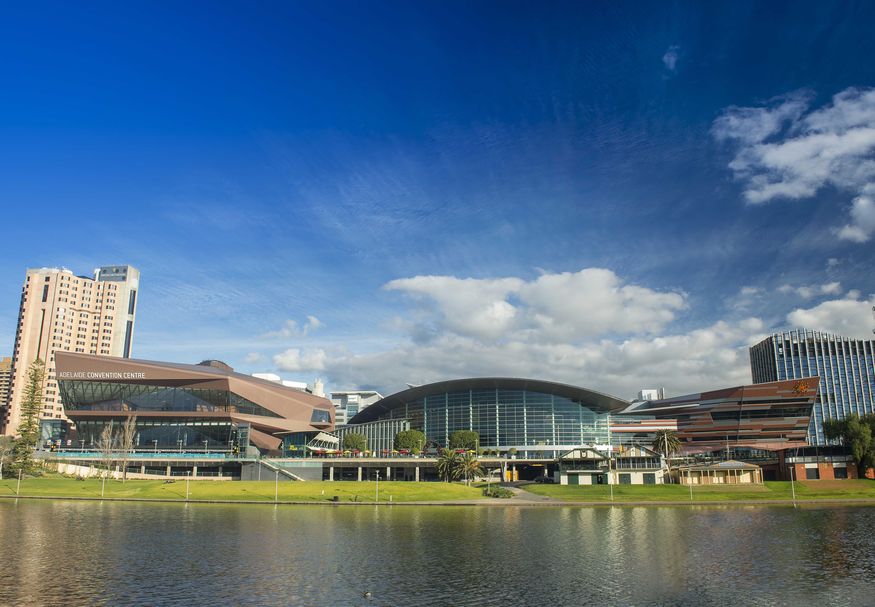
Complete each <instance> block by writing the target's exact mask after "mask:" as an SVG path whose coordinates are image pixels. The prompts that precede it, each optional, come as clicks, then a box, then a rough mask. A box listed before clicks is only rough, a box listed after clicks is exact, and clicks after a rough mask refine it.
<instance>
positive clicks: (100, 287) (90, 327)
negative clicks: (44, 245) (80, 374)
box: [3, 265, 140, 435]
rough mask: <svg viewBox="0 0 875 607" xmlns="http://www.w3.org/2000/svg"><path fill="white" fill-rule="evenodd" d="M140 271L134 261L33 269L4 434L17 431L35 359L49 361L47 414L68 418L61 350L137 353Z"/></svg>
mask: <svg viewBox="0 0 875 607" xmlns="http://www.w3.org/2000/svg"><path fill="white" fill-rule="evenodd" d="M139 282H140V273H139V271H138V270H136V269H135V268H133V267H131V266H125V265H120V266H105V267H101V268H98V269H96V270H95V271H94V277H93V278H88V277H85V276H76V275H74V274H73V273H72V272H71V271H70V270H67V269H64V268H36V269H29V270H27V274H26V276H25V280H24V285H23V286H22V289H21V305H20V308H19V313H18V326H17V328H16V332H15V349H14V351H13V355H12V381H11V385H10V389H9V398H8V402H7V406H6V409H5V411H4V415H3V433H4V434H11V435H14V434H16V432H17V430H18V424H19V421H20V415H21V398H22V395H23V393H24V387H25V384H26V383H27V371H28V367H29V366H30V364H31V363H32V362H33V361H34V360H36V359H38V358H39V359H41V360H43V361H44V362H45V364H46V376H45V380H44V384H43V396H44V406H43V410H42V413H41V418H43V419H46V418H49V419H58V420H61V419H64V410H63V406H62V404H61V398H60V395H59V393H58V384H57V380H56V377H55V360H54V353H55V352H78V353H81V354H92V355H96V356H117V357H122V358H127V357H129V356H130V355H131V348H132V346H133V339H134V321H135V318H136V310H137V291H138V290H139Z"/></svg>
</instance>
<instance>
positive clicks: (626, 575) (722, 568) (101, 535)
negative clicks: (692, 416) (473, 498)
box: [0, 499, 875, 607]
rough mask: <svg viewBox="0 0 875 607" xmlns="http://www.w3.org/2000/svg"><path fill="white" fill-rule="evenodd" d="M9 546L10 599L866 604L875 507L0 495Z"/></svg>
mask: <svg viewBox="0 0 875 607" xmlns="http://www.w3.org/2000/svg"><path fill="white" fill-rule="evenodd" d="M0 558H2V563H0V604H2V605H113V606H115V605H155V606H158V605H210V606H217V605H315V606H323V605H324V606H328V605H340V606H343V605H362V606H373V607H384V606H395V607H408V606H430V605H435V606H445V605H446V606H462V605H498V606H516V605H551V606H560V605H575V606H577V605H599V606H608V605H813V604H821V605H873V604H875V581H873V580H875V508H863V507H841V508H800V509H796V510H794V509H793V508H790V507H740V506H732V507H718V506H710V507H705V506H702V507H648V508H613V509H610V508H579V507H530V508H527V507H511V506H502V507H465V506H449V507H423V506H391V507H385V506H383V507H375V506H364V507H361V506H352V507H351V506H244V505H239V506H234V505H229V506H225V505H204V504H190V505H184V504H151V503H109V502H107V503H99V502H75V501H57V502H49V501H36V500H19V501H17V502H16V501H12V500H5V499H4V500H0ZM365 592H370V593H371V594H370V596H363V594H364V593H365Z"/></svg>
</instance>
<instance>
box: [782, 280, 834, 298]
mask: <svg viewBox="0 0 875 607" xmlns="http://www.w3.org/2000/svg"><path fill="white" fill-rule="evenodd" d="M778 292H779V293H783V294H784V295H787V294H790V293H792V294H795V295H797V296H798V297H801V298H802V299H811V298H812V297H816V296H818V295H840V294H841V292H842V285H841V283H839V282H828V283H825V284H822V285H800V286H795V287H794V286H793V285H790V284H783V285H781V286H780V287H778Z"/></svg>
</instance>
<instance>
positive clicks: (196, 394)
mask: <svg viewBox="0 0 875 607" xmlns="http://www.w3.org/2000/svg"><path fill="white" fill-rule="evenodd" d="M58 389H59V390H60V392H61V399H62V401H63V403H64V407H65V408H66V409H69V410H78V411H130V412H137V411H179V412H197V411H205V412H206V411H209V412H214V411H218V412H224V413H242V414H246V415H262V416H265V417H280V416H279V415H277V414H276V413H273V412H272V411H269V410H267V409H265V408H264V407H262V406H260V405H257V404H255V403H253V402H251V401H249V400H246V399H245V398H243V397H242V396H238V395H237V394H234V393H233V392H229V391H228V390H204V389H200V388H185V387H174V386H149V385H144V384H121V383H110V382H102V381H100V382H94V381H64V380H61V381H59V382H58ZM329 421H330V418H329Z"/></svg>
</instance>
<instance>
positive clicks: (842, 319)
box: [787, 291, 875, 339]
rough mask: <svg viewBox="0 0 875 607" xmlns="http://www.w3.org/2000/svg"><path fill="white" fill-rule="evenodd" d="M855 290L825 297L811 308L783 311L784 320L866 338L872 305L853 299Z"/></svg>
mask: <svg viewBox="0 0 875 607" xmlns="http://www.w3.org/2000/svg"><path fill="white" fill-rule="evenodd" d="M858 297H859V293H858V292H857V291H850V292H849V293H848V297H846V298H845V299H833V300H830V301H825V302H823V303H821V304H819V305H817V306H815V307H813V308H808V309H804V308H797V309H795V310H793V311H792V312H790V313H789V314H788V315H787V322H789V323H790V324H791V325H792V326H795V327H804V328H806V329H814V330H816V331H825V332H828V333H836V334H838V335H842V336H845V337H855V338H859V339H867V338H871V336H872V328H873V326H872V322H873V321H872V306H873V303H875V298H870V300H869V301H862V300H859V299H857V298H858Z"/></svg>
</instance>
